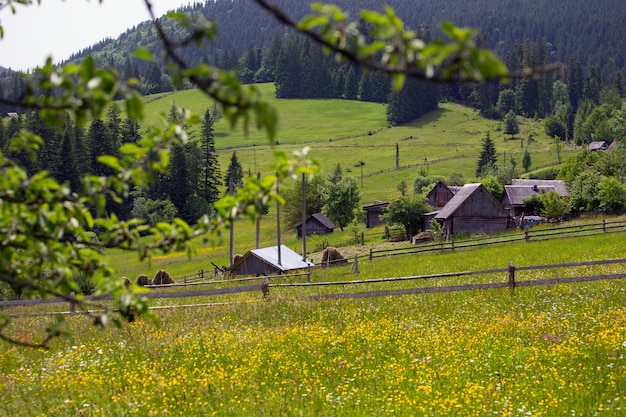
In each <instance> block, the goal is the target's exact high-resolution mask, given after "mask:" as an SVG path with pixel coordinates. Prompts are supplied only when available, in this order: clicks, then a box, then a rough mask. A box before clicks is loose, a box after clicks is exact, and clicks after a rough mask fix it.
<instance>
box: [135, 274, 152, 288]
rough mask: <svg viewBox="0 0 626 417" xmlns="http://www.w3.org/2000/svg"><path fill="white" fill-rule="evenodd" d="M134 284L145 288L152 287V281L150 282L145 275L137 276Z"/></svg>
mask: <svg viewBox="0 0 626 417" xmlns="http://www.w3.org/2000/svg"><path fill="white" fill-rule="evenodd" d="M135 284H137V285H140V286H142V287H145V286H146V285H152V281H151V280H150V278H148V276H147V275H146V274H141V275H139V276H137V280H136V281H135Z"/></svg>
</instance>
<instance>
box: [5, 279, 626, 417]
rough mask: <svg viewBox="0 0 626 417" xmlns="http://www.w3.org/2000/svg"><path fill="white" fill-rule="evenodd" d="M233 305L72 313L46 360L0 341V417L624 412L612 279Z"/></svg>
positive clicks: (620, 323)
mask: <svg viewBox="0 0 626 417" xmlns="http://www.w3.org/2000/svg"><path fill="white" fill-rule="evenodd" d="M240 301H241V302H237V301H236V300H235V302H232V303H228V304H223V305H215V306H209V307H206V306H205V307H201V308H200V307H194V308H178V309H163V310H158V311H157V312H156V315H157V316H158V317H159V319H160V322H161V325H160V326H155V325H154V324H153V323H151V322H149V321H147V320H143V319H142V320H138V321H136V322H134V323H131V324H130V325H127V326H124V327H122V328H120V329H115V328H110V329H105V330H97V329H94V328H93V327H92V325H91V323H90V322H89V321H88V320H87V319H86V318H85V317H84V316H80V315H77V316H72V317H70V318H69V319H68V320H69V326H70V329H71V330H72V331H73V332H74V335H75V336H74V338H73V339H71V340H65V339H63V340H61V339H60V340H57V341H55V342H54V344H53V345H52V346H51V349H50V350H29V349H24V348H20V347H16V346H11V345H8V344H0V352H1V355H0V398H1V399H2V400H1V401H0V415H6V416H77V415H82V416H100V415H102V416H128V415H137V416H166V415H168V416H170V415H171V416H173V415H176V416H192V415H194V416H196V415H197V416H212V415H215V416H269V415H271V416H281V415H282V416H375V415H398V416H595V415H598V416H621V415H624V414H625V413H626V372H625V371H626V359H625V358H624V356H625V355H626V327H625V326H624V325H625V320H626V283H624V282H622V281H621V280H613V281H601V282H594V283H584V284H570V285H555V286H545V287H532V288H523V289H516V290H515V291H510V290H508V289H498V290H481V291H466V292H456V293H450V294H426V295H407V296H396V297H375V298H364V299H358V300H335V301H302V300H298V299H297V298H293V297H288V296H283V297H281V296H280V294H275V295H274V297H271V298H270V299H269V300H262V301H258V300H249V299H244V298H243V296H242V298H241V300H240ZM50 320H51V319H50V318H49V317H44V316H29V317H24V318H21V319H19V321H20V322H21V323H20V325H22V326H23V327H24V328H25V329H31V330H32V331H36V329H39V328H41V326H45V325H47V322H49V321H50ZM28 331H29V330H25V332H26V333H27V332H28ZM24 336H25V337H27V336H28V335H27V334H25V335H24Z"/></svg>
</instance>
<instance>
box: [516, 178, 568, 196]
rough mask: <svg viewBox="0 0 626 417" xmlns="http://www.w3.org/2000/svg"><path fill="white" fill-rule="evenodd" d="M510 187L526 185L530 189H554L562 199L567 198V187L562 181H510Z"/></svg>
mask: <svg viewBox="0 0 626 417" xmlns="http://www.w3.org/2000/svg"><path fill="white" fill-rule="evenodd" d="M511 184H512V185H526V186H530V187H534V186H537V187H539V188H542V187H554V191H556V192H557V193H559V195H560V196H562V197H568V196H569V190H568V189H567V185H565V182H564V181H561V180H527V179H516V178H514V179H512V180H511Z"/></svg>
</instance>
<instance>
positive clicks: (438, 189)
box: [426, 181, 461, 210]
mask: <svg viewBox="0 0 626 417" xmlns="http://www.w3.org/2000/svg"><path fill="white" fill-rule="evenodd" d="M460 188H461V187H449V186H448V185H446V183H445V182H443V181H439V182H438V183H437V184H435V186H434V187H433V188H432V190H430V191H429V193H428V194H427V195H426V198H427V199H428V204H430V206H431V207H432V208H433V210H439V209H442V208H443V207H444V206H445V205H446V204H448V201H450V200H452V197H454V194H456V192H457V191H459V189H460Z"/></svg>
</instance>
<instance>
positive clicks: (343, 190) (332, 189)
mask: <svg viewBox="0 0 626 417" xmlns="http://www.w3.org/2000/svg"><path fill="white" fill-rule="evenodd" d="M323 201H324V206H323V207H322V213H324V215H325V216H326V217H328V219H329V220H330V221H332V222H333V223H335V224H336V225H338V226H339V228H340V229H341V230H343V229H344V227H346V226H347V225H349V224H350V222H351V221H352V220H353V219H354V210H355V209H356V208H358V206H359V202H360V201H361V191H360V190H359V185H358V184H357V181H356V179H354V178H353V177H344V178H341V179H339V180H338V181H336V182H332V181H329V183H328V184H327V185H326V186H325V187H324V188H323Z"/></svg>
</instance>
